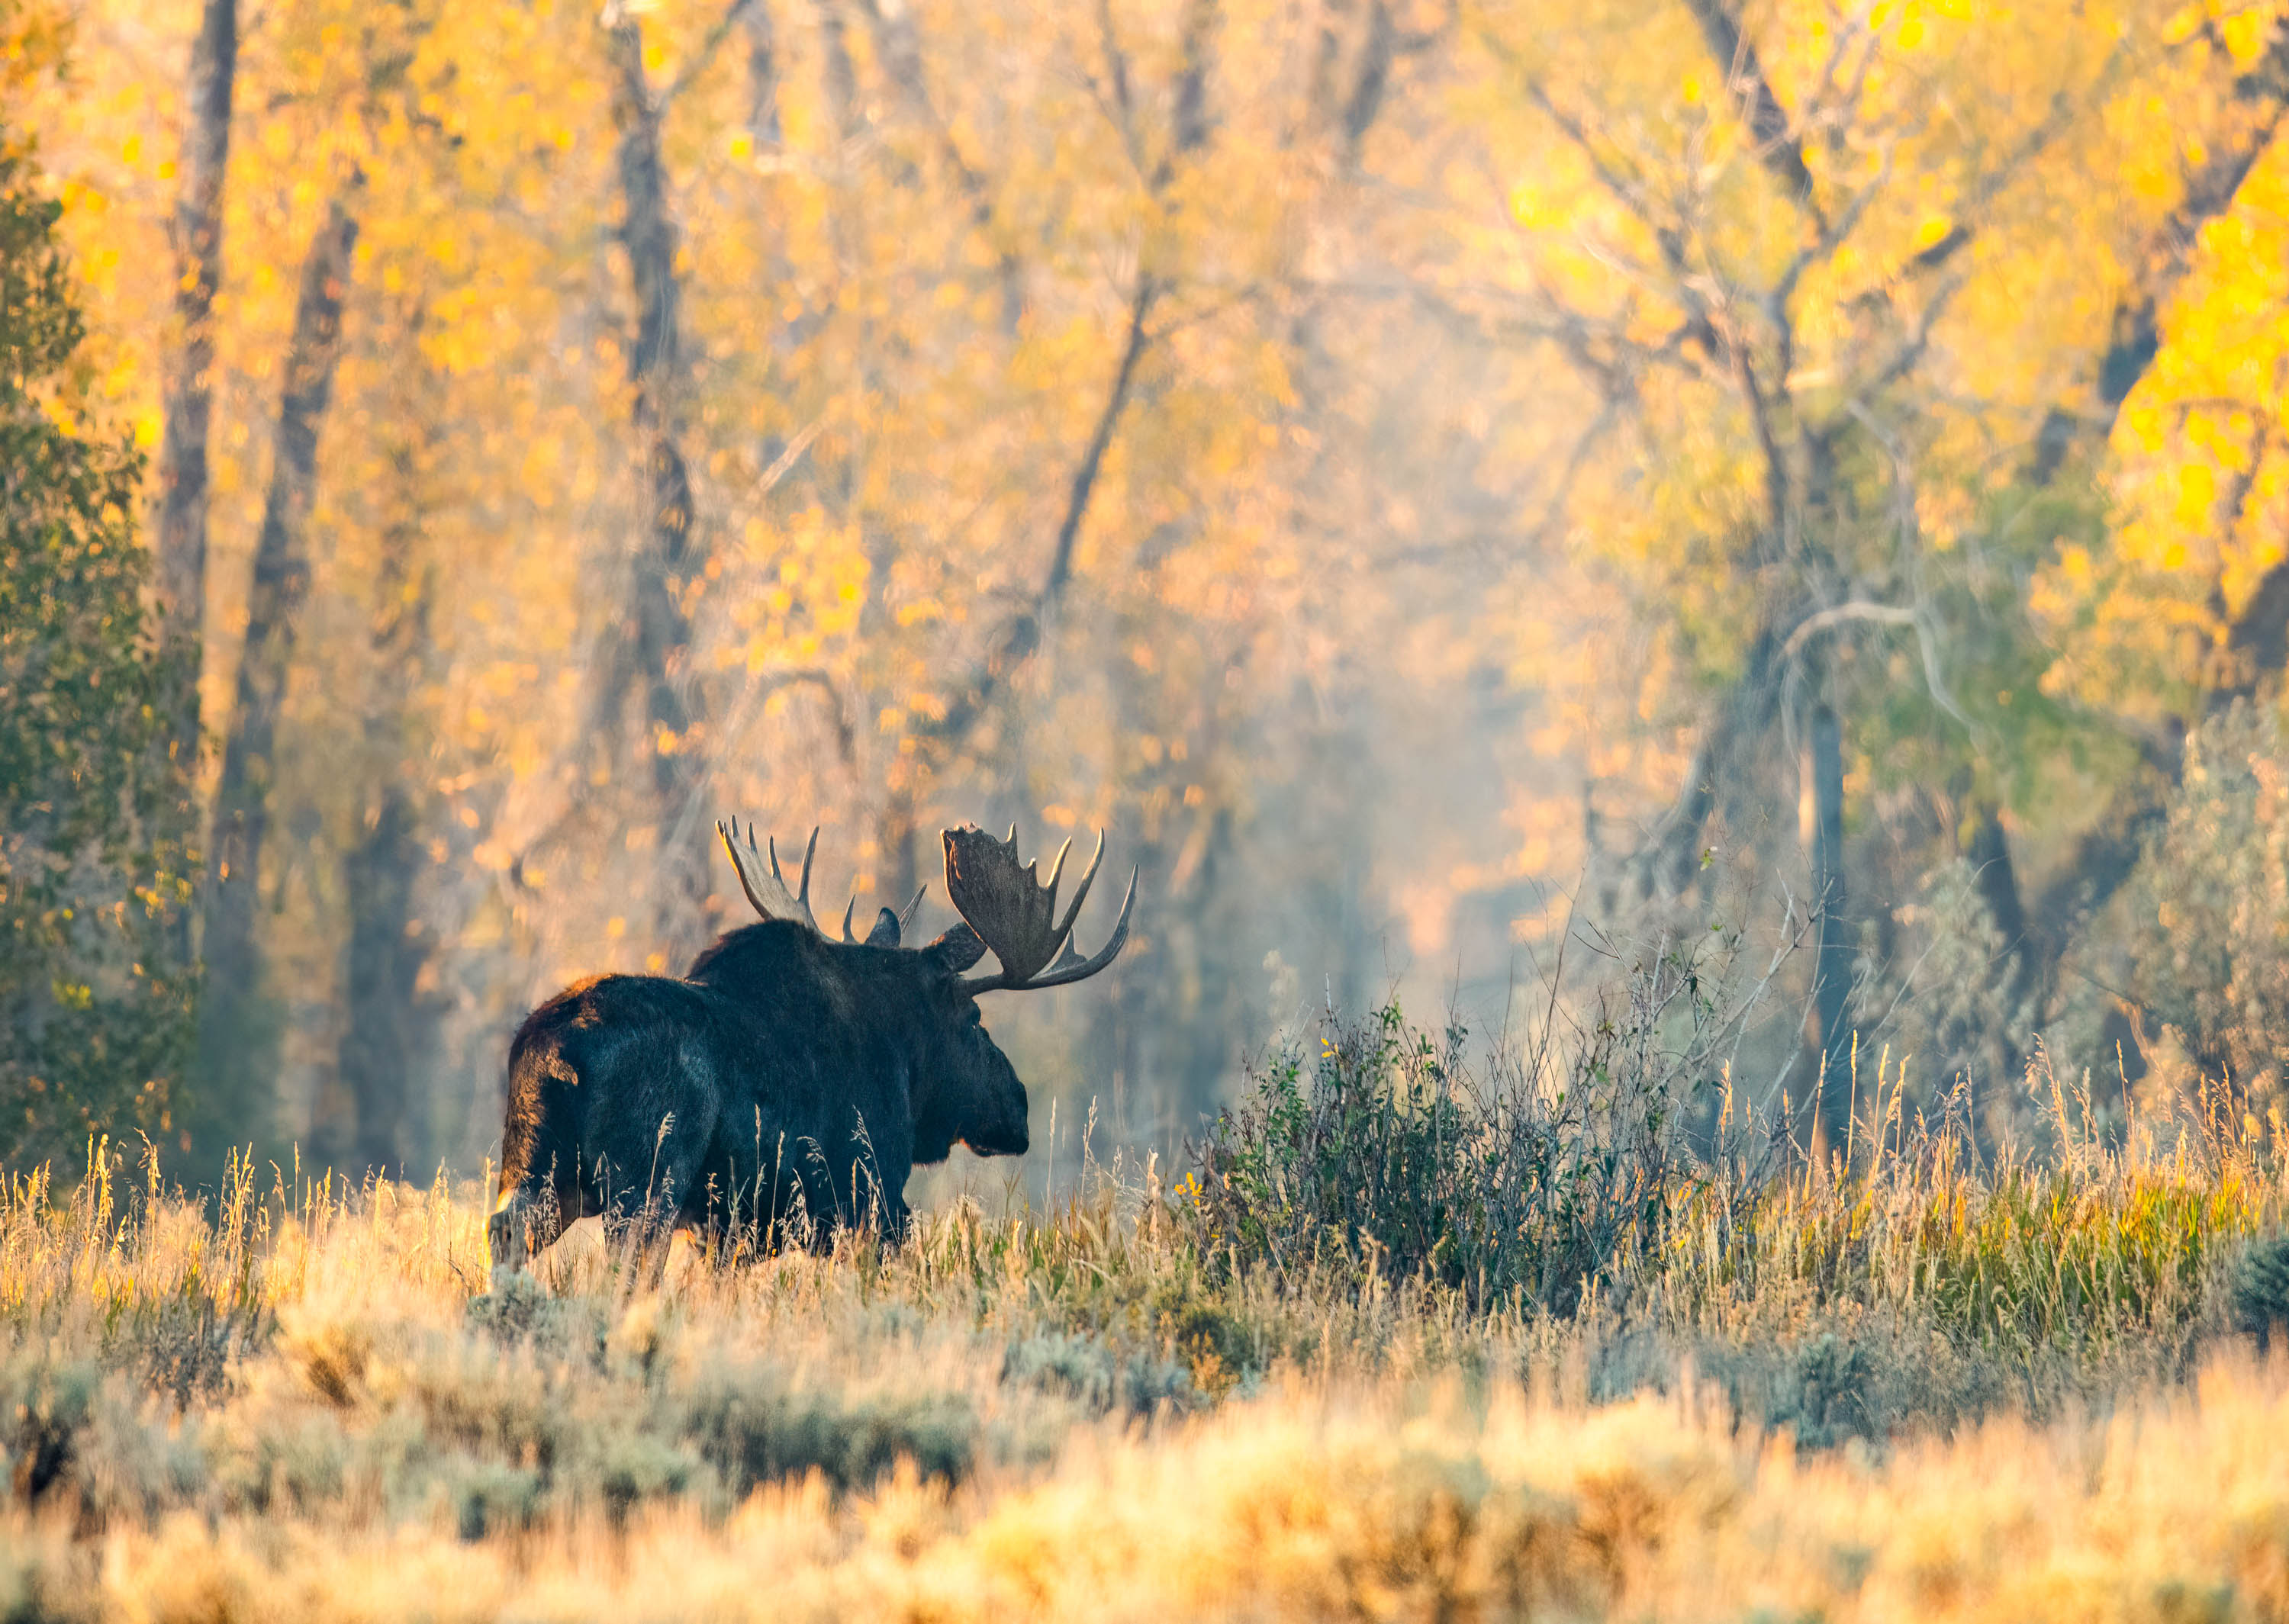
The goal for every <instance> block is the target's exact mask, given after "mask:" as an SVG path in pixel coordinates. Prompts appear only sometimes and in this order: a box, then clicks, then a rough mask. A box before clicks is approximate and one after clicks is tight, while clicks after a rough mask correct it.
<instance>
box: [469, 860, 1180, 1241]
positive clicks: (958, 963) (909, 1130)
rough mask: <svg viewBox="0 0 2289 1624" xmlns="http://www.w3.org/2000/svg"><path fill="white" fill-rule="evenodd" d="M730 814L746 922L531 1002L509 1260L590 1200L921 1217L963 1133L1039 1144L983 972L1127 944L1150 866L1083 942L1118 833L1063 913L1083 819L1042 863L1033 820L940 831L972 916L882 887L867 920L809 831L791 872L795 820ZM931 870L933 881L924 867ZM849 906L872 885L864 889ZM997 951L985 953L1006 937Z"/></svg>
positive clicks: (1088, 971)
mask: <svg viewBox="0 0 2289 1624" xmlns="http://www.w3.org/2000/svg"><path fill="white" fill-rule="evenodd" d="M715 829H716V832H717V833H718V834H719V835H720V836H722V840H723V844H724V847H725V848H726V849H728V850H729V851H730V854H731V866H732V867H733V869H734V870H735V871H737V872H738V876H739V884H740V887H741V888H742V889H744V890H745V891H746V894H747V900H748V902H750V903H752V904H754V909H755V912H757V913H759V914H761V915H762V922H761V923H759V924H754V925H747V926H744V927H740V928H739V929H737V930H732V931H730V932H727V933H726V934H725V935H722V937H720V938H719V939H718V940H717V941H716V942H715V943H714V945H713V946H711V947H709V948H707V949H706V951H703V952H702V953H701V954H700V955H699V957H698V959H694V960H693V961H692V965H691V967H690V970H689V971H688V972H686V973H685V975H683V976H682V979H680V980H679V979H676V978H674V977H670V976H662V975H600V976H597V977H595V978H594V980H590V981H585V982H581V983H577V984H575V985H573V986H571V987H569V988H567V989H566V990H565V991H562V992H560V993H558V994H557V995H556V996H555V997H554V998H553V999H549V1000H548V1001H547V1002H546V1003H545V1004H543V1005H541V1006H540V1007H539V1008H538V1009H536V1010H534V1011H533V1012H532V1013H531V1014H530V1015H528V1016H527V1017H526V1018H525V1022H524V1024H523V1026H522V1028H521V1029H519V1031H518V1032H517V1034H516V1039H515V1041H514V1043H512V1044H511V1046H510V1047H509V1058H508V1111H507V1118H506V1122H505V1124H504V1126H503V1127H502V1132H501V1173H500V1184H499V1190H498V1199H497V1200H496V1202H495V1204H494V1210H493V1214H492V1220H491V1225H490V1226H489V1229H488V1232H487V1233H488V1238H489V1240H490V1241H491V1250H492V1259H493V1264H494V1267H495V1268H496V1269H499V1268H502V1267H506V1266H510V1265H513V1264H515V1263H520V1262H523V1261H525V1260H526V1259H529V1258H530V1256H531V1255H532V1254H535V1253H537V1252H538V1251H539V1250H540V1249H541V1248H543V1247H545V1246H548V1245H550V1244H551V1243H552V1242H554V1240H555V1239H556V1238H557V1237H558V1236H559V1235H560V1234H562V1232H563V1229H564V1226H565V1225H567V1224H569V1223H570V1222H573V1221H574V1220H576V1219H578V1218H581V1217H585V1216H587V1215H589V1214H601V1215H602V1216H603V1217H604V1219H605V1220H606V1222H607V1223H608V1224H626V1223H628V1222H635V1221H638V1220H644V1221H647V1222H650V1223H655V1224H665V1225H666V1226H670V1227H674V1228H677V1229H698V1230H705V1231H706V1232H708V1233H710V1234H713V1235H721V1234H722V1233H724V1232H725V1231H726V1230H728V1229H729V1228H730V1227H731V1226H734V1225H742V1224H745V1225H754V1226H759V1227H762V1228H763V1229H766V1230H769V1231H770V1233H771V1234H773V1235H778V1234H780V1233H783V1232H784V1230H783V1229H782V1226H783V1225H784V1224H785V1223H786V1221H787V1220H788V1219H789V1218H790V1217H791V1216H792V1215H793V1214H794V1213H795V1212H797V1211H798V1210H800V1211H801V1212H802V1213H803V1214H806V1215H807V1216H808V1218H809V1219H810V1224H811V1234H812V1237H813V1239H814V1243H815V1244H816V1242H818V1241H819V1240H823V1239H824V1238H825V1237H826V1236H827V1235H828V1234H830V1233H831V1232H832V1230H833V1229H835V1228H836V1227H838V1226H841V1225H847V1224H853V1223H869V1222H871V1223H876V1224H879V1225H880V1226H881V1232H882V1234H883V1235H884V1236H885V1237H886V1238H890V1239H897V1238H902V1237H903V1236H904V1234H905V1228H906V1222H907V1208H906V1203H905V1195H904V1190H905V1182H906V1175H907V1174H908V1172H909V1171H910V1170H911V1169H912V1168H913V1166H914V1165H915V1164H916V1163H929V1162H937V1161H943V1160H945V1158H946V1156H947V1155H948V1154H949V1153H950V1152H951V1151H952V1150H953V1146H954V1145H956V1144H967V1145H968V1146H969V1148H970V1149H971V1150H974V1151H976V1152H977V1153H978V1154H979V1155H981V1156H1018V1155H1023V1154H1024V1153H1025V1145H1026V1132H1025V1085H1024V1084H1023V1083H1021V1082H1019V1081H1018V1080H1017V1072H1016V1071H1015V1070H1014V1069H1013V1068H1012V1067H1011V1066H1010V1064H1009V1058H1008V1057H1007V1056H1006V1055H1003V1054H1002V1053H1001V1049H1000V1048H999V1047H996V1046H995V1044H994V1042H993V1039H992V1038H991V1037H989V1036H988V1035H987V1033H986V1031H985V1025H984V1023H983V1018H982V1016H981V1015H980V1012H979V1010H978V1007H977V999H978V997H979V995H980V994H982V993H986V992H994V991H1033V990H1034V989H1037V988H1044V987H1062V986H1067V985H1070V984H1071V983H1074V982H1077V981H1081V980H1084V979H1086V978H1087V977H1089V976H1091V975H1096V974H1097V972H1098V971H1100V970H1102V969H1104V968H1105V967H1106V966H1107V965H1109V964H1111V963H1112V962H1113V959H1114V957H1115V956H1116V955H1117V954H1119V952H1120V951H1121V947H1122V945H1123V944H1124V943H1126V942H1127V941H1128V939H1129V909H1130V907H1131V906H1132V905H1133V904H1135V902H1136V900H1137V876H1136V873H1135V872H1134V871H1131V872H1130V874H1129V895H1128V896H1126V897H1124V898H1123V899H1122V901H1121V917H1120V918H1119V919H1117V920H1116V921H1115V922H1114V924H1113V934H1112V935H1111V936H1110V937H1108V938H1107V940H1106V942H1105V946H1104V948H1103V949H1102V950H1101V951H1097V952H1096V953H1094V954H1091V955H1089V956H1088V957H1083V956H1082V955H1081V952H1080V951H1079V950H1078V949H1077V948H1076V947H1075V946H1074V945H1073V924H1074V921H1075V920H1076V919H1078V918H1079V917H1080V914H1081V904H1083V903H1084V902H1086V901H1087V900H1088V899H1089V887H1090V885H1091V884H1092V883H1094V882H1095V880H1096V879H1097V868H1098V865H1099V864H1102V863H1103V862H1104V861H1105V837H1104V835H1103V834H1102V833H1100V834H1099V835H1098V836H1097V856H1096V857H1095V858H1094V859H1092V860H1091V862H1090V863H1089V872H1087V873H1085V874H1083V875H1082V876H1081V884H1080V885H1079V887H1077V888H1075V890H1074V892H1073V901H1072V903H1071V904H1070V905H1069V906H1068V907H1067V908H1066V909H1065V914H1064V917H1063V918H1062V919H1059V918H1058V917H1057V886H1058V881H1059V879H1060V877H1061V876H1062V875H1063V873H1064V872H1065V856H1066V854H1067V853H1068V852H1070V851H1071V850H1072V848H1073V842H1072V841H1071V840H1067V841H1066V842H1065V847H1064V848H1062V849H1060V850H1059V851H1058V853H1057V861H1056V863H1055V864H1053V865H1052V866H1051V868H1050V870H1049V880H1048V882H1047V883H1046V884H1045V883H1043V882H1042V881H1041V879H1040V877H1039V875H1038V874H1037V873H1036V872H1035V865H1034V864H1031V863H1028V864H1025V866H1024V867H1023V868H1020V867H1019V866H1018V864H1017V830H1016V828H1015V827H1014V826H1013V827H1012V828H1011V829H1010V831H1009V839H1008V840H996V839H995V838H994V837H993V836H992V835H990V834H988V833H986V832H985V831H983V830H981V829H978V828H977V827H976V826H974V825H964V826H963V827H961V828H960V829H949V830H946V831H945V888H946V894H947V896H949V897H950V898H951V899H952V901H953V905H954V907H955V908H956V909H957V910H958V911H959V912H961V916H962V919H963V921H964V922H963V923H961V924H958V925H955V926H954V927H953V928H951V929H950V930H948V931H946V932H945V934H944V935H941V936H939V937H938V938H937V940H936V941H934V942H931V943H929V944H928V945H927V946H923V947H919V948H915V947H908V946H906V945H905V936H906V935H907V933H908V931H909V930H910V929H911V928H912V927H913V919H914V914H915V912H916V911H917V910H918V909H919V907H920V906H921V899H922V895H923V892H922V891H917V892H916V893H915V894H914V898H913V902H911V903H909V904H907V905H906V907H905V912H900V913H894V912H891V911H890V910H889V909H888V908H885V909H883V910H882V911H881V913H880V914H879V915H878V916H877V917H876V919H875V921H874V925H873V928H872V929H870V930H869V931H868V932H867V933H866V936H865V940H864V941H860V940H857V938H855V937H853V936H852V935H851V932H850V918H851V912H852V909H849V908H846V909H845V910H844V911H843V916H842V939H841V941H839V942H838V941H834V940H833V939H831V938H830V937H828V936H827V935H826V934H825V932H824V931H822V930H820V928H819V927H818V920H817V919H815V918H813V917H812V914H811V911H810V867H811V858H812V856H814V854H816V852H817V851H818V831H817V830H816V829H814V830H812V831H811V834H810V844H809V845H808V846H806V847H805V848H803V854H802V880H801V882H800V884H799V885H798V886H797V887H796V888H794V889H793V890H790V889H789V888H788V887H787V883H786V877H785V875H784V874H783V873H782V872H780V869H779V859H778V843H777V842H776V841H772V842H770V843H769V844H768V846H767V848H766V849H764V850H758V849H757V848H756V846H755V831H754V824H752V823H750V824H748V825H747V830H746V839H745V841H744V844H743V843H742V840H741V839H740V837H739V834H738V820H737V819H736V818H735V819H733V820H731V821H730V823H729V824H723V823H719V824H716V825H715ZM927 889H928V888H927V887H924V888H923V890H924V891H926V890H927ZM853 902H854V906H855V902H856V899H855V898H854V899H853ZM989 949H990V950H992V951H993V955H994V957H995V959H997V960H998V961H999V963H1000V966H1001V968H1000V970H999V972H998V973H996V974H993V975H969V974H967V972H968V971H969V969H970V968H971V967H973V966H974V965H976V964H977V961H978V959H980V958H982V957H983V956H984V955H985V952H986V951H987V950H989Z"/></svg>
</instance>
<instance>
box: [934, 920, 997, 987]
mask: <svg viewBox="0 0 2289 1624" xmlns="http://www.w3.org/2000/svg"><path fill="white" fill-rule="evenodd" d="M922 951H924V952H926V953H929V954H932V955H934V956H935V957H937V959H940V960H941V961H943V962H944V964H945V967H946V968H947V969H949V970H952V971H953V973H954V974H955V975H961V973H962V972H963V971H964V970H966V969H968V968H969V967H970V966H971V965H973V964H976V963H977V961H978V960H979V959H983V958H985V943H983V942H981V941H980V940H978V936H977V932H976V931H974V930H972V929H970V927H969V926H967V925H956V926H955V927H953V929H951V930H949V931H947V932H946V933H945V935H942V936H940V937H939V938H938V939H937V941H935V942H933V943H930V944H929V946H928V947H926V948H924V949H922Z"/></svg>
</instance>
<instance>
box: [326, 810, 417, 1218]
mask: <svg viewBox="0 0 2289 1624" xmlns="http://www.w3.org/2000/svg"><path fill="white" fill-rule="evenodd" d="M378 794H379V800H378V801H377V804H376V805H375V807H374V809H373V811H372V813H371V815H370V816H371V818H372V824H371V827H369V828H368V829H367V830H366V832H365V838H364V839H363V840H360V841H359V842H358V844H357V846H356V847H355V848H354V849H353V850H352V851H351V852H350V854H349V856H348V857H347V859H346V860H345V862H344V863H343V865H342V870H343V872H342V880H343V887H344V889H345V890H346V892H347V899H346V900H347V904H348V906H349V911H350V938H349V946H348V950H347V954H346V955H345V963H344V966H343V968H344V977H343V980H344V988H345V1002H346V1003H347V1010H346V1011H345V1014H346V1016H347V1021H346V1023H345V1025H344V1026H343V1029H342V1036H341V1043H340V1046H339V1049H338V1050H337V1051H336V1069H337V1072H338V1074H339V1077H340V1079H341V1082H342V1087H344V1089H345V1090H347V1093H348V1095H349V1102H350V1107H351V1110H352V1111H353V1112H354V1113H355V1118H354V1120H352V1121H351V1122H349V1123H347V1124H346V1125H344V1127H345V1130H346V1131H343V1132H341V1133H339V1134H337V1135H336V1138H337V1142H339V1144H340V1146H341V1150H340V1151H339V1154H338V1155H337V1156H336V1157H335V1158H334V1165H335V1166H337V1167H339V1168H340V1169H341V1170H342V1171H343V1172H344V1173H347V1174H349V1175H351V1176H352V1177H356V1176H358V1175H359V1174H363V1173H368V1172H372V1173H383V1172H388V1171H391V1170H393V1169H395V1170H397V1171H400V1172H403V1173H406V1174H416V1173H419V1172H421V1171H423V1170H424V1169H423V1168H422V1167H421V1166H418V1165H416V1158H422V1157H425V1156H426V1155H427V1153H428V1151H429V1150H430V1148H431V1147H430V1146H429V1144H428V1126H429V1124H428V1116H429V1113H428V1110H427V1106H428V1098H427V1092H426V1089H425V1087H424V1084H423V1079H422V1072H423V1070H424V1065H425V1063H426V1062H427V1059H428V1058H429V1056H430V1055H432V1054H433V1053H434V1052H435V1034H436V1026H437V1017H438V1014H439V1009H438V1007H437V1004H436V1002H435V1000H434V999H428V998H425V997H424V996H423V991H422V986H421V973H422V970H423V969H424V968H425V967H427V964H428V962H429V953H430V948H431V942H430V938H429V935H428V934H427V931H426V929H425V928H424V927H423V923H422V919H421V915H420V911H419V905H418V903H419V898H418V896H417V895H416V888H417V886H418V884H419V878H420V874H421V872H422V870H423V869H424V868H425V867H426V866H427V864H426V861H425V856H426V854H425V853H424V852H423V850H422V848H421V841H420V840H419V833H420V814H419V808H416V807H415V806H414V804H413V800H412V798H411V796H410V795H408V794H407V793H406V792H405V788H404V785H403V783H402V782H401V781H400V780H399V778H397V777H396V776H392V777H391V778H390V779H389V780H387V782H385V783H384V784H382V785H381V786H380V788H379V792H378Z"/></svg>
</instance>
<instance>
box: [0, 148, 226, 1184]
mask: <svg viewBox="0 0 2289 1624" xmlns="http://www.w3.org/2000/svg"><path fill="white" fill-rule="evenodd" d="M60 213H61V208H60V205H59V204H57V203H54V202H52V201H51V200H49V199H48V198H46V197H44V196H43V195H41V192H40V187H39V185H38V182H37V179H36V176H35V175H34V173H33V171H32V169H31V166H30V165H29V163H28V162H27V160H26V159H25V157H24V155H23V154H22V153H21V151H20V150H18V149H15V148H13V147H12V146H11V145H10V144H9V143H8V142H7V140H6V138H5V137H4V135H0V468H4V469H6V470H7V479H6V489H5V495H4V498H0V1156H6V1157H9V1158H12V1160H14V1161H15V1164H16V1165H17V1166H28V1165H29V1163H30V1162H31V1161H33V1160H35V1159H36V1158H38V1157H40V1156H52V1155H63V1156H75V1155H76V1154H77V1153H80V1152H82V1151H84V1147H85V1145H86V1142H87V1141H88V1139H89V1137H90V1136H91V1135H92V1134H100V1133H102V1132H104V1131H106V1130H108V1129H110V1128H113V1127H127V1126H140V1127H142V1128H144V1129H146V1130H148V1131H149V1132H151V1133H153V1134H160V1133H164V1132H165V1131H167V1130H169V1129H171V1128H173V1127H175V1126H176V1121H175V1118H176V1114H177V1112H178V1110H179V1104H180V1102H179V1101H178V1100H177V1099H176V1098H175V1097H174V1095H175V1089H176V1085H177V1082H178V1081H179V1078H180V1075H181V1072H182V1068H183V1065H184V1063H185V1060H186V1058H187V1052H188V1045H189V1040H190V1015H191V991H192V976H191V975H190V973H189V971H188V970H187V968H186V967H185V965H184V958H185V955H184V952H183V951H182V943H181V937H180V935H179V931H178V925H179V918H180V913H181V911H182V909H183V908H184V907H185V906H186V905H187V902H188V900H189V896H190V883H189V879H188V866H189V863H190V860H191V854H190V852H189V849H188V848H189V843H190V840H191V839H192V836H193V832H194V829H195V822H194V813H193V808H192V804H191V796H190V782H189V774H188V768H189V765H190V763H189V761H188V760H187V759H181V760H179V759H177V758H176V757H175V755H174V754H172V753H171V752H170V750H169V748H168V744H169V740H168V727H169V720H170V719H171V716H172V715H173V714H174V711H175V706H176V700H177V697H178V696H179V693H180V692H181V689H182V686H183V685H184V684H185V683H186V682H187V681H189V680H190V674H189V666H188V664H187V651H186V650H182V649H158V648H156V646H155V645H154V643H153V641H152V639H151V637H150V635H149V633H148V627H147V625H146V623H145V621H146V617H145V613H144V609H143V602H142V593H143V587H144V581H145V577H146V574H147V572H148V560H147V558H146V556H145V553H144V552H143V549H142V547H141V546H140V544H139V543H138V541H137V539H136V536H135V530H134V524H133V521H132V514H133V513H134V512H135V510H136V506H137V503H138V500H139V498H138V489H137V487H138V479H139V474H140V459H139V458H138V457H137V455H136V453H135V452H134V450H133V449H132V446H131V445H129V444H128V443H126V442H124V441H113V440H109V439H105V438H101V437H99V436H97V435H94V434H90V433H87V432H85V431H84V430H83V429H81V428H78V427H76V426H67V425H68V424H69V423H70V422H71V420H72V418H73V416H74V412H73V408H74V407H75V406H76V405H77V404H78V403H79V402H78V400H77V393H78V387H77V386H78V379H77V376H76V370H77V369H78V368H79V366H80V364H81V363H80V360H79V348H80V341H81V337H82V325H81V320H80V314H79V310H78V308H77V306H76V302H75V300H74V297H73V292H72V283H71V276H70V273H69V270H68V267H67V266H66V265H65V263H64V258H63V253H62V250H61V249H60V247H59V246H58V244H57V243H56V240H55V224H56V220H57V218H58V216H59V215H60Z"/></svg>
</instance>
